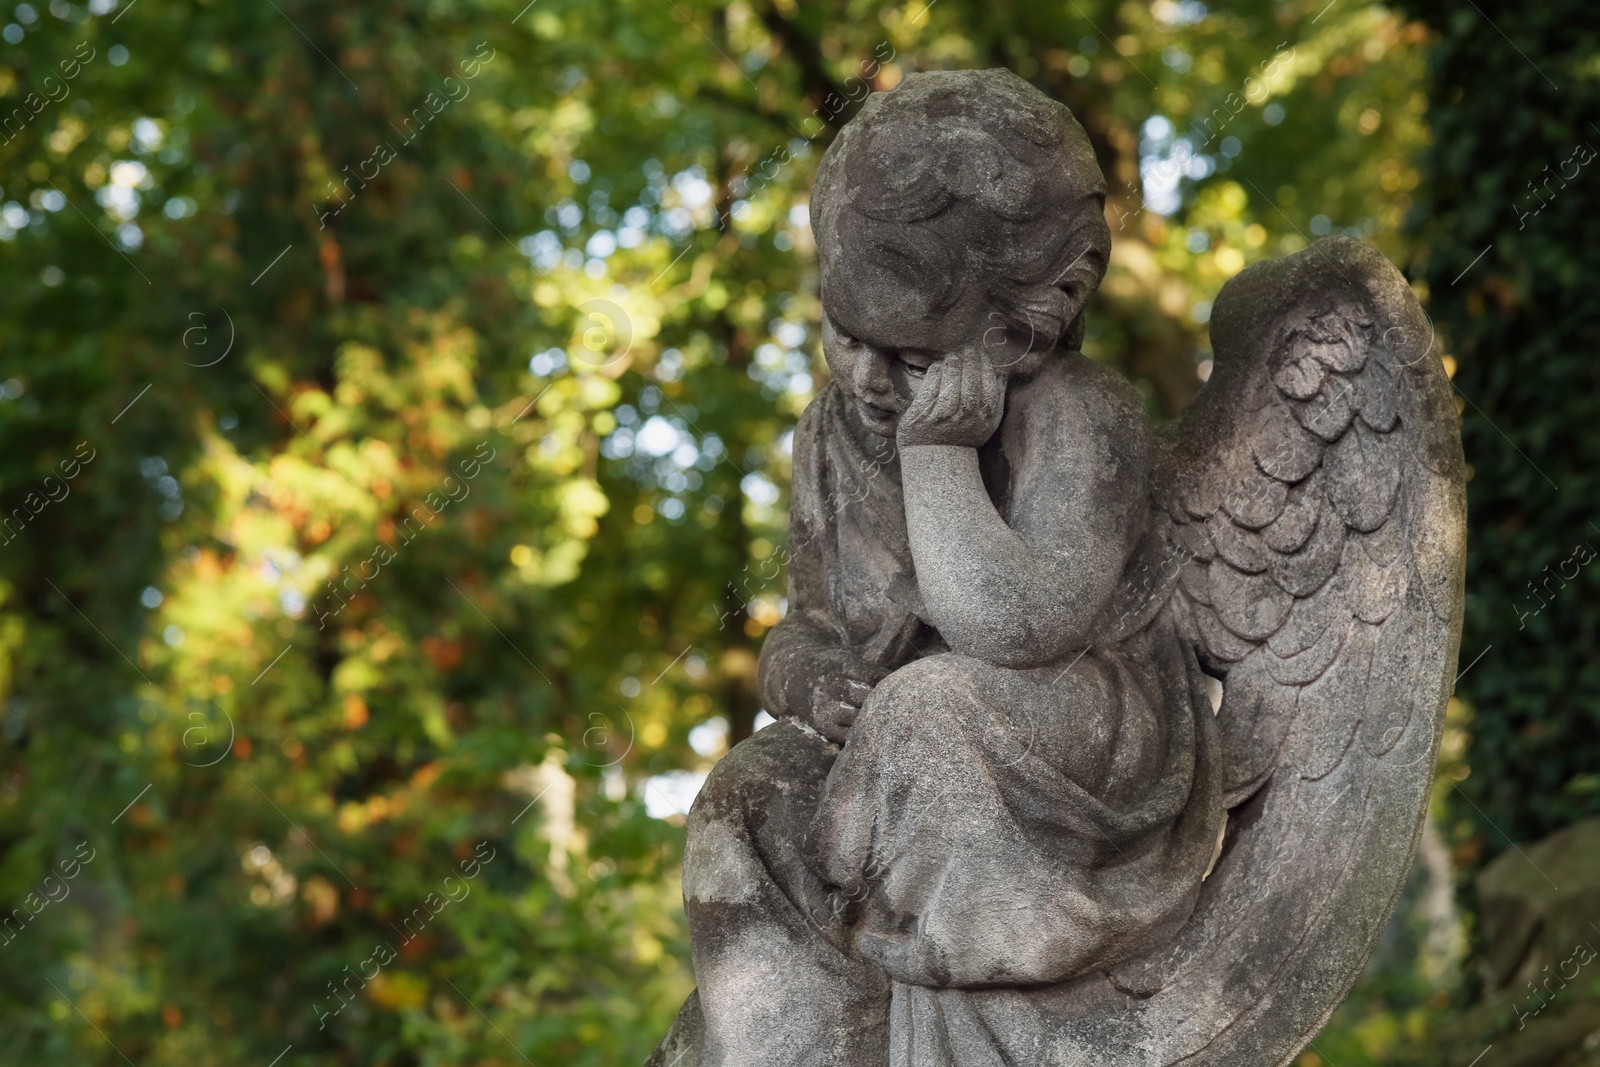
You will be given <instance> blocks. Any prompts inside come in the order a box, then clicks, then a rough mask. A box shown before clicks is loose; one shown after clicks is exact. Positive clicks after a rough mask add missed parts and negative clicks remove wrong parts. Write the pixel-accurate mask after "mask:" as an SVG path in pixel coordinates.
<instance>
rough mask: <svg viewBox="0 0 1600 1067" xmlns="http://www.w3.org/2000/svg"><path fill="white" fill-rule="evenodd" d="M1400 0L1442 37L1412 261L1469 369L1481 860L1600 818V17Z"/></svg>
mask: <svg viewBox="0 0 1600 1067" xmlns="http://www.w3.org/2000/svg"><path fill="white" fill-rule="evenodd" d="M1404 6H1405V7H1406V9H1407V10H1409V11H1411V12H1412V13H1414V14H1415V15H1417V16H1418V17H1421V18H1425V19H1426V20H1427V21H1428V22H1429V24H1430V25H1431V26H1432V27H1433V28H1434V29H1435V30H1436V31H1437V33H1438V35H1439V39H1438V42H1437V44H1436V45H1435V47H1434V49H1433V54H1432V57H1431V60H1430V64H1429V80H1430V87H1429V97H1430V99H1431V100H1432V101H1433V105H1432V108H1431V111H1430V113H1429V122H1430V125H1431V126H1432V128H1433V133H1434V143H1433V146H1432V148H1431V149H1430V150H1429V152H1428V155H1427V158H1426V168H1427V172H1428V176H1429V183H1428V184H1429V186H1431V190H1432V192H1431V195H1430V197H1429V198H1428V199H1427V200H1426V201H1425V202H1424V203H1423V204H1421V205H1419V218H1420V220H1421V222H1420V229H1421V232H1422V234H1423V236H1425V238H1426V247H1427V254H1426V256H1425V258H1424V259H1423V261H1422V265H1421V267H1420V269H1419V271H1418V272H1417V273H1418V277H1419V278H1420V280H1421V281H1422V282H1423V283H1424V284H1425V285H1426V286H1427V291H1428V293H1429V301H1428V306H1429V308H1430V310H1431V313H1432V315H1433V318H1434V321H1435V323H1436V324H1437V328H1438V331H1439V333H1440V335H1441V337H1442V338H1443V339H1444V342H1445V344H1446V346H1447V347H1446V350H1447V351H1448V352H1450V353H1451V354H1452V355H1453V356H1454V358H1455V359H1456V360H1457V361H1458V362H1459V365H1460V369H1459V371H1458V372H1457V373H1456V375H1455V384H1456V387H1457V389H1458V392H1459V394H1460V398H1461V399H1460V400H1459V401H1458V405H1459V406H1461V407H1462V408H1463V412H1464V420H1463V424H1462V436H1463V438H1464V443H1465V445H1466V452H1467V461H1468V462H1469V463H1470V464H1471V470H1472V481H1471V484H1470V485H1469V486H1468V492H1469V496H1470V511H1469V514H1470V533H1469V554H1468V562H1467V618H1466V629H1465V633H1464V635H1463V637H1462V645H1461V666H1462V667H1463V668H1467V667H1468V666H1469V665H1471V670H1470V671H1469V672H1468V673H1467V674H1466V675H1465V676H1464V677H1463V678H1462V679H1461V681H1460V685H1459V688H1458V692H1459V694H1460V695H1461V696H1462V698H1463V699H1464V700H1465V701H1466V702H1467V703H1468V704H1469V705H1470V706H1471V708H1472V710H1473V714H1474V717H1475V727H1474V730H1475V738H1474V742H1473V747H1472V751H1471V758H1470V763H1471V769H1472V775H1471V777H1470V778H1467V779H1466V781H1465V782H1463V783H1462V785H1461V789H1462V790H1463V791H1464V792H1465V793H1466V795H1467V797H1468V798H1469V800H1470V801H1471V804H1470V805H1465V804H1462V805H1458V809H1459V812H1460V817H1461V818H1462V819H1463V820H1464V827H1463V837H1469V838H1470V839H1468V840H1465V841H1464V842H1463V843H1464V845H1465V846H1466V847H1467V849H1468V854H1469V855H1470V854H1473V853H1476V852H1478V851H1480V850H1481V851H1483V852H1485V853H1487V854H1493V853H1497V852H1499V851H1501V850H1503V849H1504V848H1506V847H1508V845H1509V843H1510V842H1512V841H1527V840H1532V839H1534V838H1538V837H1542V836H1544V835H1546V834H1548V833H1550V832H1552V831H1554V830H1556V829H1558V828H1560V827H1562V826H1565V825H1567V824H1569V823H1571V822H1573V821H1576V820H1577V819H1579V818H1582V817H1584V816H1586V815H1591V814H1594V813H1596V812H1600V777H1597V776H1596V774H1595V767H1596V752H1597V750H1600V662H1597V661H1596V658H1595V656H1594V655H1593V649H1594V647H1595V645H1596V642H1597V640H1600V613H1597V612H1596V611H1595V610H1594V604H1595V596H1596V592H1597V591H1600V568H1596V567H1593V566H1586V565H1582V563H1583V560H1584V558H1585V555H1586V554H1585V553H1584V552H1582V551H1579V552H1577V553H1576V554H1575V552H1574V549H1575V548H1577V547H1578V546H1584V545H1587V546H1594V547H1595V548H1600V529H1597V527H1600V509H1597V507H1596V501H1597V500H1600V481H1597V471H1600V439H1597V438H1596V436H1595V433H1594V426H1595V424H1596V422H1597V421H1600V363H1597V362H1596V360H1595V350H1596V346H1597V345H1600V295H1597V293H1596V287H1595V285H1594V281H1593V280H1594V279H1595V278H1596V277H1600V220H1597V219H1596V217H1595V212H1594V204H1595V198H1594V191H1595V188H1597V185H1596V183H1597V181H1600V171H1597V169H1596V163H1595V162H1592V161H1591V162H1588V163H1582V164H1581V165H1580V163H1579V160H1581V158H1582V154H1583V150H1582V148H1581V146H1589V147H1588V149H1587V152H1588V155H1589V156H1590V157H1593V156H1594V154H1595V147H1594V146H1600V128H1597V125H1600V27H1597V26H1596V24H1595V21H1594V18H1593V9H1592V7H1591V6H1589V5H1585V4H1581V3H1555V4H1484V5H1483V6H1482V9H1481V12H1480V11H1477V10H1474V9H1472V8H1471V7H1466V8H1462V7H1459V6H1458V5H1455V4H1438V3H1432V2H1429V0H1408V2H1407V3H1406V4H1405V5H1404ZM1491 20H1492V21H1491ZM1575 149H1578V150H1579V152H1578V154H1577V155H1575V154H1574V150H1575ZM1568 161H1570V162H1568ZM1547 182H1548V184H1546V183H1547ZM1592 554H1593V552H1592V550H1591V551H1590V552H1589V553H1587V555H1590V556H1592ZM1569 561H1570V562H1569ZM1480 655H1481V656H1482V659H1480V660H1477V662H1476V664H1475V665H1473V660H1474V659H1475V657H1478V656H1480Z"/></svg>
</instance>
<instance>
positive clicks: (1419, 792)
mask: <svg viewBox="0 0 1600 1067" xmlns="http://www.w3.org/2000/svg"><path fill="white" fill-rule="evenodd" d="M1212 340H1213V345H1214V348H1215V362H1214V368H1215V369H1214V371H1213V373H1212V376H1211V379H1210V380H1209V382H1208V383H1207V385H1206V387H1205V388H1204V389H1203V390H1202V392H1201V394H1200V396H1199V397H1198V398H1196V400H1195V402H1194V403H1193V404H1192V405H1191V406H1190V408H1189V409H1188V410H1187V411H1185V412H1184V414H1183V417H1182V418H1181V419H1179V420H1177V422H1176V423H1175V424H1174V425H1172V426H1170V427H1168V428H1167V430H1166V432H1165V434H1164V436H1163V438H1162V440H1161V442H1160V453H1159V456H1158V459H1157V467H1156V470H1155V472H1154V476H1153V484H1154V489H1155V508H1156V509H1157V513H1156V515H1155V518H1154V524H1153V527H1152V529H1151V532H1150V535H1149V536H1148V537H1147V539H1146V541H1145V543H1144V545H1143V546H1142V548H1141V551H1140V553H1139V554H1138V556H1137V557H1136V563H1135V566H1134V572H1135V573H1133V574H1131V575H1130V580H1129V582H1128V583H1126V584H1127V590H1128V591H1127V592H1126V593H1125V595H1124V597H1123V600H1122V606H1121V608H1120V614H1119V615H1118V616H1117V619H1119V620H1121V621H1122V624H1123V625H1122V628H1124V629H1126V628H1128V627H1132V626H1137V625H1139V624H1140V623H1141V621H1142V620H1143V619H1145V618H1148V617H1150V616H1153V615H1154V614H1156V613H1157V612H1161V611H1167V612H1171V613H1172V616H1173V618H1174V619H1175V621H1176V622H1177V625H1178V627H1179V630H1180V632H1182V633H1183V634H1185V635H1186V636H1187V638H1188V640H1189V641H1190V642H1191V643H1192V645H1193V647H1194V650H1195V652H1196V654H1197V655H1198V657H1199V658H1200V662H1201V664H1202V665H1203V666H1204V667H1205V668H1206V670H1207V671H1208V672H1209V673H1211V674H1213V675H1214V676H1216V677H1219V678H1221V679H1222V681H1223V699H1222V706H1221V709H1220V711H1219V713H1218V720H1217V721H1218V727H1219V733H1220V735H1221V739H1222V753H1223V760H1224V780H1225V790H1226V803H1227V804H1228V805H1229V807H1230V808H1232V809H1233V810H1232V811H1231V814H1230V817H1229V821H1228V827H1227V833H1226V836H1225V838H1224V843H1223V848H1222V852H1221V855H1220V856H1219V859H1218V861H1217V863H1216V865H1215V867H1214V869H1213V871H1212V873H1211V875H1210V876H1209V877H1208V879H1207V881H1206V884H1205V887H1204V890H1203V893H1202V896H1201V899H1200V903H1199V905H1198V907H1197V909H1196V911H1195V913H1194V915H1193V916H1192V917H1191V919H1190V920H1189V922H1188V923H1187V925H1186V926H1185V927H1184V928H1183V929H1182V931H1181V932H1180V933H1179V935H1178V937H1177V938H1175V939H1174V941H1173V943H1172V944H1171V945H1170V946H1169V948H1168V950H1167V951H1165V952H1163V953H1162V954H1161V955H1160V957H1159V958H1151V959H1142V960H1135V961H1130V962H1129V963H1126V964H1123V965H1121V966H1119V967H1117V968H1115V969H1114V972H1113V973H1111V974H1109V975H1107V977H1108V978H1109V979H1110V982H1111V984H1112V985H1113V986H1114V987H1115V988H1116V989H1117V990H1118V991H1120V992H1121V993H1122V994H1124V995H1125V996H1129V997H1130V998H1131V999H1130V1000H1128V1001H1127V1003H1126V1004H1125V1005H1124V1011H1125V1012H1126V1014H1125V1017H1124V1020H1123V1021H1124V1022H1125V1023H1126V1024H1127V1025H1130V1026H1132V1027H1133V1028H1134V1029H1135V1030H1136V1031H1141V1032H1145V1033H1148V1034H1150V1036H1151V1038H1152V1045H1153V1046H1154V1047H1150V1049H1149V1051H1150V1052H1151V1053H1153V1055H1151V1057H1150V1058H1149V1060H1148V1061H1145V1062H1149V1063H1156V1064H1171V1063H1176V1062H1178V1061H1179V1060H1182V1061H1183V1062H1184V1063H1185V1064H1192V1065H1199V1064H1218V1065H1222V1064H1227V1065H1229V1067H1235V1065H1239V1064H1261V1065H1266V1064H1269V1063H1277V1062H1280V1059H1279V1056H1273V1055H1269V1053H1271V1051H1272V1050H1273V1049H1278V1050H1281V1049H1283V1048H1285V1047H1288V1046H1289V1045H1291V1044H1293V1043H1294V1042H1295V1041H1296V1040H1297V1039H1298V1040H1299V1041H1300V1044H1297V1045H1294V1047H1296V1048H1298V1047H1301V1046H1302V1045H1303V1044H1304V1041H1305V1040H1308V1039H1309V1038H1310V1037H1312V1036H1313V1035H1314V1033H1315V1031H1316V1029H1317V1028H1318V1027H1320V1026H1321V1025H1322V1024H1323V1023H1324V1022H1325V1021H1326V1019H1327V1017H1328V1016H1329V1015H1330V1014H1331V1013H1332V1012H1333V1010H1334V1008H1335V1007H1336V1006H1337V1005H1338V1004H1339V1002H1340V1000H1341V999H1342V998H1343V996H1344V994H1345V992H1346V991H1347V990H1348V988H1349V986H1350V985H1351V983H1353V982H1354V980H1355V978H1356V976H1357V974H1358V972H1359V971H1360V969H1361V966H1362V964H1363V963H1364V962H1365V960H1366V958H1367V956H1368V954H1369V952H1370V950H1371V947H1372V945H1373V943H1374V941H1375V939H1376V938H1377V936H1378V934H1379V932H1380V931H1381V930H1382V927H1383V924H1384V923H1385V921H1386V920H1387V918H1388V915H1389V913H1390V910H1391V909H1392V907H1393V904H1394V900H1395V898H1396V896H1397V894H1398V893H1399V890H1400V887H1401V883H1402V881H1403V879H1404V876H1405V872H1406V869H1407V866H1408V865H1409V863H1410V859H1411V856H1412V853H1413V851H1414V849H1415V844H1416V839H1417V835H1418V834H1419V832H1420V829H1421V821H1422V816H1423V812H1424V807H1425V804H1426V801H1427V797H1428V793H1429V788H1430V785H1431V783H1432V774H1433V762H1434V754H1435V751H1436V749H1437V745H1438V738H1439V724H1440V721H1441V720H1442V717H1443V714H1444V708H1445V704H1446V702H1447V701H1448V699H1449V695H1450V691H1451V688H1452V684H1453V676H1454V671H1455V664H1456V655H1457V651H1458V643H1459V639H1460V624H1461V610H1462V596H1463V591H1462V587H1463V557H1464V550H1465V515H1466V492H1465V483H1464V477H1463V473H1464V463H1463V460H1462V455H1461V442H1460V433H1459V420H1458V415H1457V412H1456V409H1455V407H1454V404H1453V400H1452V397H1451V389H1450V384H1449V381H1448V379H1447V377H1446V375H1445V372H1444V369H1443V366H1442V364H1441V361H1440V359H1439V356H1438V355H1437V354H1436V352H1435V350H1434V346H1433V334H1432V329H1431V325H1430V323H1429V322H1428V320H1427V317H1426V315H1424V313H1423V312H1422V309H1421V308H1420V307H1419V306H1418V304H1417V301H1416V299H1415V297H1414V296H1413V295H1412V293H1411V290H1410V288H1409V287H1408V286H1407V284H1406V282H1405V280H1404V278H1402V277H1401V275H1400V273H1399V272H1398V271H1397V270H1396V269H1395V268H1394V267H1393V266H1392V265H1391V264H1390V263H1389V262H1388V260H1387V259H1385V258H1384V257H1383V256H1382V255H1381V254H1379V253H1378V252H1376V251H1375V250H1373V249H1371V248H1369V247H1367V246H1366V245H1364V244H1362V243H1361V242H1359V241H1355V240H1352V239H1350V238H1345V237H1334V238H1328V239H1325V240H1323V241H1320V242H1318V243H1316V244H1314V245H1312V246H1311V247H1309V248H1307V249H1305V250H1304V251H1302V252H1299V253H1296V254H1294V255H1291V256H1286V257H1283V258H1281V259H1277V260H1273V261H1270V262H1266V263H1261V264H1257V265H1255V266H1253V267H1251V268H1249V269H1247V270H1245V271H1243V272H1242V273H1240V274H1239V275H1238V276H1237V277H1235V278H1234V279H1233V280H1232V281H1230V282H1229V283H1228V284H1227V285H1226V286H1224V288H1223V290H1222V293H1221V295H1220V296H1219V297H1218V299H1217V301H1216V307H1215V311H1214V313H1213V318H1212ZM1110 1014H1111V1016H1112V1018H1115V1017H1116V1016H1117V1015H1119V1014H1124V1013H1123V1012H1118V1011H1113V1012H1111V1013H1110ZM1098 1021H1099V1022H1100V1023H1102V1024H1104V1023H1106V1022H1109V1021H1111V1020H1110V1019H1107V1018H1106V1017H1105V1016H1104V1015H1101V1017H1100V1019H1099V1020H1098ZM1069 1042H1070V1039H1069ZM1158 1050H1159V1051H1158Z"/></svg>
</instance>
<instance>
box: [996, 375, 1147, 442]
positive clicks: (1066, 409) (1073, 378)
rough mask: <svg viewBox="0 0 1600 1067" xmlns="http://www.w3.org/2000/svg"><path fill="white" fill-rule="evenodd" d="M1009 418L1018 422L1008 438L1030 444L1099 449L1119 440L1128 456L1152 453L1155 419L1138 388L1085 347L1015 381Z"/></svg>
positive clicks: (1008, 403)
mask: <svg viewBox="0 0 1600 1067" xmlns="http://www.w3.org/2000/svg"><path fill="white" fill-rule="evenodd" d="M1006 421H1007V423H1008V424H1014V425H1008V427H1007V431H1008V432H1007V434H1006V437H1007V444H1008V445H1011V444H1012V443H1014V444H1016V445H1018V446H1021V447H1023V448H1024V449H1026V448H1028V447H1030V446H1035V447H1037V446H1045V447H1049V448H1051V449H1062V448H1067V449H1070V450H1072V451H1079V452H1081V453H1083V454H1089V455H1094V454H1104V453H1105V452H1106V449H1107V446H1114V447H1115V449H1116V450H1117V451H1118V452H1120V453H1122V459H1123V460H1124V461H1132V462H1134V463H1135V464H1140V465H1142V463H1143V462H1144V461H1145V460H1146V457H1147V456H1148V451H1149V437H1150V420H1149V417H1148V416H1147V415H1146V414H1145V408H1144V401H1143V399H1142V398H1141V397H1140V396H1139V393H1138V390H1136V389H1134V387H1133V385H1132V384H1131V383H1129V381H1128V380H1127V379H1126V378H1124V377H1123V376H1122V375H1121V374H1120V373H1118V372H1117V371H1116V370H1115V369H1113V368H1111V367H1108V366H1106V365H1104V364H1102V363H1097V362H1095V361H1094V360H1092V359H1090V358H1089V357H1087V356H1085V355H1084V354H1083V353H1081V352H1068V353H1063V354H1060V355H1057V356H1053V357H1051V359H1049V360H1048V361H1047V362H1046V363H1045V364H1044V366H1043V367H1041V368H1040V369H1039V372H1038V373H1037V374H1034V375H1033V376H1032V377H1030V378H1027V379H1025V380H1019V381H1015V382H1013V383H1012V386H1011V394H1010V396H1009V397H1008V398H1007V420H1006ZM1010 450H1011V449H1010V448H1009V447H1008V449H1007V451H1010ZM1107 458H1108V459H1109V458H1111V457H1107ZM1113 465H1116V466H1121V465H1122V464H1118V463H1114V464H1113Z"/></svg>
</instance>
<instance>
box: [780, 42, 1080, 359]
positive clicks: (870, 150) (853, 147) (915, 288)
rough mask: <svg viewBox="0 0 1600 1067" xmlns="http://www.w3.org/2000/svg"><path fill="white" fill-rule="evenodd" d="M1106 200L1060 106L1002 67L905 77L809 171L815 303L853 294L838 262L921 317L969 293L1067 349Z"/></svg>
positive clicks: (870, 103) (1075, 337) (878, 96)
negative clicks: (818, 290)
mask: <svg viewBox="0 0 1600 1067" xmlns="http://www.w3.org/2000/svg"><path fill="white" fill-rule="evenodd" d="M1104 205H1105V180H1104V178H1103V177H1102V176H1101V174H1100V168H1099V166H1098V165H1097V164H1096V163H1095V158H1094V150H1093V149H1092V148H1091V147H1090V145H1089V139H1088V137H1087V136H1086V135H1085V134H1084V132H1083V127H1081V126H1079V125H1078V122H1077V120H1076V119H1074V118H1073V117H1072V113H1071V112H1070V111H1068V110H1067V108H1066V107H1065V106H1064V105H1062V104H1059V103H1057V102H1056V101H1054V100H1051V99H1050V98H1049V97H1047V96H1045V95H1044V94H1043V93H1042V92H1040V91H1039V90H1038V89H1035V88H1034V87H1033V86H1031V85H1029V84H1028V83H1027V82H1025V81H1023V80H1022V79H1021V78H1019V77H1017V76H1016V75H1015V74H1013V73H1011V72H1010V71H1008V70H1003V69H997V70H983V71H977V70H962V71H934V72H928V73H921V74H911V75H908V76H907V77H906V78H905V80H904V81H902V82H901V83H900V84H899V85H898V86H896V87H895V88H894V89H892V90H890V91H888V92H886V93H875V94H873V95H872V96H871V97H869V98H868V100H867V102H866V104H865V106H863V107H862V109H861V113H860V114H859V115H857V116H856V118H855V119H854V120H853V121H851V122H850V124H849V125H848V126H846V127H845V128H844V130H843V131H842V132H841V133H840V134H839V136H838V138H837V139H836V140H835V141H834V142H833V144H832V145H831V146H830V147H829V149H828V151H827V153H826V154H825V155H824V156H823V159H822V164H821V166H820V167H819V169H818V171H817V178H816V183H815V186H814V187H813V190H812V195H811V210H812V221H813V225H814V227H815V232H816V236H817V244H818V251H819V255H820V257H821V262H822V272H823V282H822V284H823V293H824V297H825V299H827V300H828V301H829V302H830V303H832V302H836V301H837V302H842V303H846V304H848V303H850V302H852V301H854V300H855V299H856V297H857V294H853V293H851V292H849V291H848V290H846V289H843V288H841V287H839V286H837V285H836V286H834V287H830V286H829V284H828V281H829V276H830V274H834V273H835V271H834V268H835V267H836V265H837V264H838V263H839V262H840V261H841V259H848V260H850V261H852V262H854V263H856V264H859V265H863V266H866V267H867V268H868V269H869V270H872V273H873V276H874V277H875V278H876V279H878V280H879V281H878V282H876V283H875V284H879V285H883V286H887V287H890V289H891V290H892V291H893V296H894V298H895V299H898V300H906V301H913V302H920V303H922V304H924V305H925V306H926V310H927V312H928V313H929V314H935V313H937V312H939V311H941V310H943V309H945V308H948V307H949V306H950V305H951V304H953V303H954V302H955V301H956V300H957V299H958V297H959V296H960V295H961V294H962V293H963V292H965V291H969V290H970V288H971V287H972V286H973V285H975V284H977V285H981V286H983V287H984V288H985V289H986V290H987V292H988V295H989V296H990V298H991V299H992V300H993V301H994V302H995V303H996V304H998V305H1000V306H1001V307H1004V308H1007V309H1008V310H1010V311H1012V312H1014V313H1016V314H1018V316H1019V318H1020V317H1025V318H1026V319H1027V321H1028V322H1029V323H1031V324H1033V326H1034V327H1035V329H1036V330H1037V331H1038V332H1039V333H1040V334H1045V333H1046V332H1048V333H1050V334H1052V335H1053V336H1055V337H1056V338H1058V339H1059V340H1058V342H1057V343H1058V344H1065V345H1067V346H1069V347H1076V346H1077V345H1078V344H1079V343H1080V342H1081V340H1082V336H1083V321H1082V315H1081V313H1080V314H1077V315H1075V316H1073V320H1072V321H1071V322H1068V321H1066V320H1067V315H1068V313H1069V312H1070V311H1071V309H1073V308H1076V307H1081V306H1082V299H1083V298H1086V297H1087V296H1088V294H1089V292H1091V291H1092V290H1093V289H1094V288H1095V287H1096V286H1098V285H1099V284H1100V279H1101V278H1102V277H1103V276H1104V274H1105V269H1106V260H1107V257H1108V255H1109V254H1110V249H1111V233H1110V230H1109V229H1108V228H1107V226H1106V223H1105V213H1104ZM1068 294H1072V296H1075V297H1077V298H1078V299H1076V300H1073V299H1071V298H1070V297H1069V295H1068ZM911 306H916V305H915V303H913V304H912V305H911Z"/></svg>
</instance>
